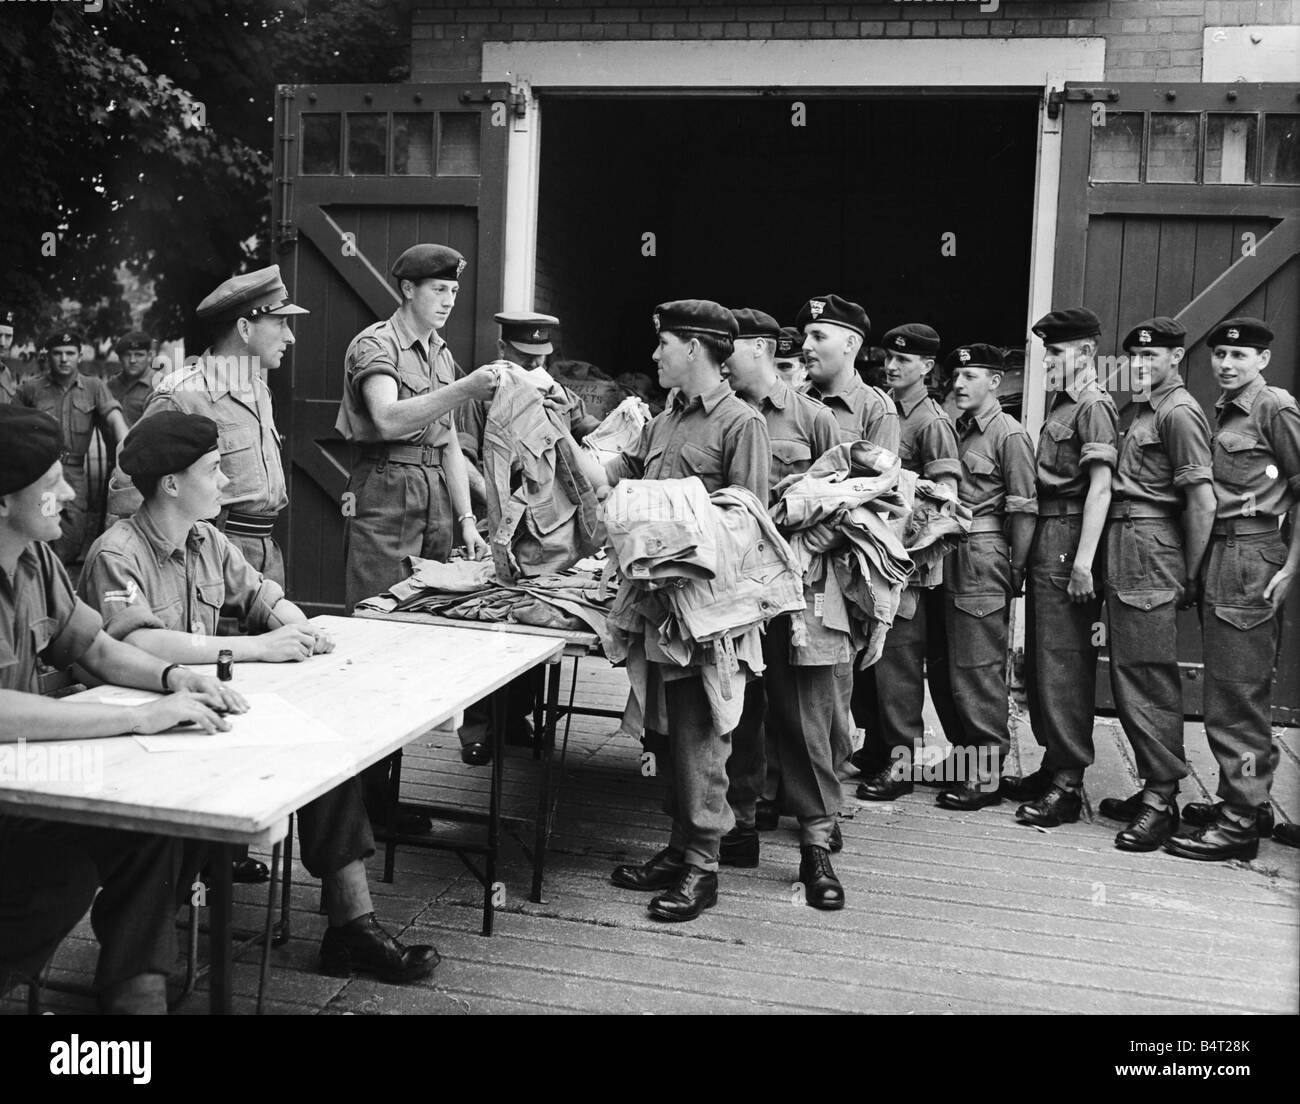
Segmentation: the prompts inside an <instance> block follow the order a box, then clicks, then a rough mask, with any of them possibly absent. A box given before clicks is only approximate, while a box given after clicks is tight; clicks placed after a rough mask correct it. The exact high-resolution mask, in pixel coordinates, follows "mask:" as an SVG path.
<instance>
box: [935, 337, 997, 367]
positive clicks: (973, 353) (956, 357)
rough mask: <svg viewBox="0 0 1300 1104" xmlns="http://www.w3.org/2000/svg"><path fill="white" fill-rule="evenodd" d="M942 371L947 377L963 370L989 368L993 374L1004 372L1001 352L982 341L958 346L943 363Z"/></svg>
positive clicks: (994, 346)
mask: <svg viewBox="0 0 1300 1104" xmlns="http://www.w3.org/2000/svg"><path fill="white" fill-rule="evenodd" d="M943 367H944V371H945V372H946V373H948V374H949V375H952V374H953V373H955V372H959V371H960V370H961V369H963V368H989V369H992V370H993V371H994V372H1002V371H1005V370H1006V364H1005V362H1004V360H1003V356H1002V350H1001V349H999V348H998V347H997V346H996V345H985V344H984V343H983V342H982V341H976V342H972V343H971V344H970V345H958V346H957V348H955V349H954V350H953V351H952V352H951V353H949V354H948V356H947V358H946V359H945V360H944V362H943Z"/></svg>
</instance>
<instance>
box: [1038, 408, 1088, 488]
mask: <svg viewBox="0 0 1300 1104" xmlns="http://www.w3.org/2000/svg"><path fill="white" fill-rule="evenodd" d="M1039 455H1040V458H1041V459H1042V462H1043V467H1045V468H1046V469H1047V470H1048V471H1050V472H1054V473H1056V474H1057V475H1064V476H1074V475H1077V474H1078V472H1079V441H1078V439H1077V438H1076V437H1075V434H1074V426H1073V425H1071V424H1070V423H1068V422H1060V421H1048V422H1046V423H1044V425H1043V436H1042V438H1041V440H1040V441H1039Z"/></svg>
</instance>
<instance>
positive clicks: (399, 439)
mask: <svg viewBox="0 0 1300 1104" xmlns="http://www.w3.org/2000/svg"><path fill="white" fill-rule="evenodd" d="M464 269H465V258H464V257H462V256H461V255H460V254H459V253H458V252H456V250H454V249H451V248H450V247H448V246H445V245H433V244H421V245H413V246H411V247H410V248H409V249H407V250H406V251H405V252H403V253H402V255H401V256H399V257H398V258H397V260H396V262H395V263H394V264H393V268H392V276H393V279H394V280H396V281H397V286H398V290H399V293H400V294H401V298H402V303H401V306H399V307H398V308H397V310H396V311H394V312H393V314H392V316H391V317H390V318H387V319H385V320H384V321H382V322H376V323H374V325H371V326H367V327H366V328H365V329H364V330H362V331H361V332H360V333H359V334H357V336H356V337H354V338H353V339H352V343H351V344H350V345H349V346H348V351H347V355H346V356H345V358H344V362H343V376H344V380H343V400H342V402H341V403H340V404H339V413H338V419H337V421H336V422H335V428H336V429H337V430H338V431H339V433H340V434H341V435H342V436H343V437H344V438H345V439H346V440H348V441H351V442H352V443H353V445H354V449H353V456H354V459H353V464H352V474H351V476H350V478H349V479H348V491H347V493H348V498H347V500H346V501H347V507H348V508H347V509H346V510H345V513H344V517H345V529H344V537H343V555H344V559H345V562H346V572H347V576H346V582H345V587H344V590H345V602H346V604H347V609H348V611H349V612H350V611H351V610H352V608H353V607H354V606H355V605H356V604H357V603H358V602H360V601H361V600H362V599H363V598H370V597H372V596H373V595H376V594H379V593H382V592H383V591H385V590H387V589H388V588H389V587H390V586H392V585H393V583H396V582H397V581H399V580H400V579H401V578H402V577H403V570H402V559H403V557H405V556H419V557H421V558H423V559H428V560H446V559H448V558H449V557H450V556H451V550H452V548H453V547H455V546H456V545H464V546H465V548H466V549H467V550H468V552H469V554H470V556H471V557H472V558H474V559H482V558H483V557H484V556H486V555H487V554H488V546H487V543H486V542H485V541H484V540H483V538H482V537H481V536H480V535H479V532H478V528H477V524H476V522H475V520H474V510H473V508H472V506H471V504H470V490H469V466H468V464H467V463H466V462H465V457H464V455H463V453H462V452H461V447H460V440H459V438H458V437H457V434H456V427H455V425H454V416H455V412H456V409H457V407H459V406H462V405H464V404H465V403H470V402H474V401H475V400H481V401H484V402H488V401H490V400H491V398H492V395H493V393H494V391H495V389H496V380H497V376H496V372H497V369H495V368H493V367H491V366H488V365H484V366H482V367H480V368H478V369H477V370H475V371H473V372H471V373H469V375H467V376H464V377H463V378H461V379H457V378H456V375H457V372H456V362H455V360H454V359H453V358H452V355H451V349H450V348H449V347H448V345H447V343H446V342H445V341H444V340H443V339H442V336H441V334H439V332H438V331H439V330H441V329H442V328H443V327H444V326H445V325H446V324H447V319H448V318H450V317H451V311H452V308H453V307H454V306H455V304H456V293H457V291H458V290H459V289H460V282H459V281H460V275H461V273H462V272H463V271H464ZM469 742H470V743H474V742H477V741H474V740H471V741H469ZM387 776H388V767H387V765H386V764H384V763H380V764H376V765H375V766H374V767H371V768H370V769H369V770H367V771H366V772H365V773H364V774H363V776H362V778H363V790H364V794H365V798H366V805H367V807H368V808H369V809H370V812H371V816H372V817H374V818H375V819H376V820H379V818H380V817H381V816H382V815H383V811H384V810H386V809H387V806H388V781H387ZM429 827H430V821H429V819H428V817H425V816H423V815H421V814H413V813H409V812H403V813H401V814H399V817H398V828H399V830H400V831H402V832H420V831H428V829H429Z"/></svg>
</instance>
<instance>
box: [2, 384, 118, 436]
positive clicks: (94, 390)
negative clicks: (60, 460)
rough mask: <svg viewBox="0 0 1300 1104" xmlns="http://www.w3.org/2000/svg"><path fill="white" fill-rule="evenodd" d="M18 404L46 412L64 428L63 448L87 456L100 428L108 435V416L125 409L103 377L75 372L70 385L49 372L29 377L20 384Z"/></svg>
mask: <svg viewBox="0 0 1300 1104" xmlns="http://www.w3.org/2000/svg"><path fill="white" fill-rule="evenodd" d="M17 401H18V403H19V404H20V405H22V406H30V407H32V408H34V409H36V410H41V411H44V412H45V413H46V414H48V415H49V416H50V417H51V418H53V419H54V420H55V421H56V422H58V423H59V428H60V429H61V430H63V447H64V449H65V450H66V451H67V454H68V455H70V456H85V455H86V452H87V450H89V448H90V438H91V437H92V436H93V435H94V432H95V429H96V427H98V428H99V430H100V431H101V432H104V433H105V434H106V436H107V432H106V431H107V430H108V420H107V419H108V416H109V415H110V414H111V413H113V411H114V410H121V409H122V408H121V406H120V405H119V404H118V401H117V400H116V399H115V398H113V396H112V395H111V394H110V393H109V390H108V387H107V386H106V385H105V383H104V381H103V380H102V379H99V378H98V377H96V376H83V375H82V374H81V373H80V372H76V373H74V374H73V377H72V382H71V383H69V384H68V385H67V386H66V387H64V386H62V385H60V384H57V383H55V382H54V380H53V378H52V377H51V376H50V375H49V374H48V373H47V374H45V375H40V376H28V377H27V378H26V379H25V380H23V381H22V383H21V384H19V385H18V400H17Z"/></svg>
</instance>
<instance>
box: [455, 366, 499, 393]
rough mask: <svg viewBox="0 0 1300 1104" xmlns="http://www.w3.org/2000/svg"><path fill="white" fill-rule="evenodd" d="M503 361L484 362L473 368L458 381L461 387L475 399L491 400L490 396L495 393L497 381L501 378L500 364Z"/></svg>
mask: <svg viewBox="0 0 1300 1104" xmlns="http://www.w3.org/2000/svg"><path fill="white" fill-rule="evenodd" d="M503 364H505V361H497V362H495V363H493V364H484V365H483V366H482V367H481V368H475V369H474V371H472V372H471V373H470V374H469V375H468V376H466V377H465V378H464V379H462V380H461V381H460V385H461V387H463V388H464V389H465V391H466V392H467V393H468V395H469V397H470V398H471V399H477V400H478V401H479V402H491V401H492V397H493V396H494V395H495V394H496V393H497V382H498V381H499V380H500V378H501V366H502V365H503Z"/></svg>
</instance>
